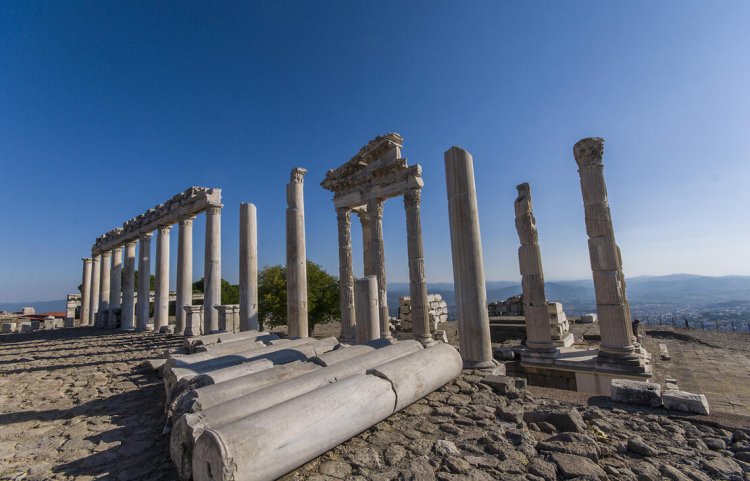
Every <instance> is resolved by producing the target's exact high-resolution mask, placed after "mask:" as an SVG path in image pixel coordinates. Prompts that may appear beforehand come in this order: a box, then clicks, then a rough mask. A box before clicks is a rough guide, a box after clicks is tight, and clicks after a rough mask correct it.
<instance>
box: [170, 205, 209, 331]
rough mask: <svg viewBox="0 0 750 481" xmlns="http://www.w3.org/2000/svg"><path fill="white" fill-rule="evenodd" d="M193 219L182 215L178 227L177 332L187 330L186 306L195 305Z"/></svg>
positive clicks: (175, 309) (175, 311)
mask: <svg viewBox="0 0 750 481" xmlns="http://www.w3.org/2000/svg"><path fill="white" fill-rule="evenodd" d="M193 220H195V216H192V215H188V216H185V217H182V218H181V219H180V223H179V227H178V229H179V231H178V237H177V301H176V302H175V308H174V315H175V328H174V332H175V334H183V333H184V332H185V325H186V324H185V320H186V315H187V314H186V312H185V307H188V306H192V305H193ZM204 284H205V281H204ZM195 334H197V333H195Z"/></svg>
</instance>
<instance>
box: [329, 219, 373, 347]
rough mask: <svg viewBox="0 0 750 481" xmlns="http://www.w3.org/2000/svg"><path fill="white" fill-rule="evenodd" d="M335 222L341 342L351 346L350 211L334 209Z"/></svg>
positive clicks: (353, 323) (354, 319)
mask: <svg viewBox="0 0 750 481" xmlns="http://www.w3.org/2000/svg"><path fill="white" fill-rule="evenodd" d="M336 220H337V223H338V229H339V305H340V307H341V341H342V342H343V343H345V344H352V343H354V342H355V340H357V339H355V337H356V330H355V326H356V317H355V312H356V311H355V309H354V272H353V268H352V235H351V226H352V222H351V211H350V210H349V209H348V208H347V207H339V208H338V209H336ZM376 294H377V291H376ZM376 300H377V298H376Z"/></svg>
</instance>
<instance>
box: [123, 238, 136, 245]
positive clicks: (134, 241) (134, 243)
mask: <svg viewBox="0 0 750 481" xmlns="http://www.w3.org/2000/svg"><path fill="white" fill-rule="evenodd" d="M137 243H138V240H137V239H133V240H130V241H127V242H126V243H125V247H135V245H136V244H137Z"/></svg>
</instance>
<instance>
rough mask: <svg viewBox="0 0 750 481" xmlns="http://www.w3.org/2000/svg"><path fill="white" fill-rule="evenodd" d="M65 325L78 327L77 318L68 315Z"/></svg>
mask: <svg viewBox="0 0 750 481" xmlns="http://www.w3.org/2000/svg"><path fill="white" fill-rule="evenodd" d="M64 326H65V327H76V320H75V319H73V318H72V317H66V318H65V324H64Z"/></svg>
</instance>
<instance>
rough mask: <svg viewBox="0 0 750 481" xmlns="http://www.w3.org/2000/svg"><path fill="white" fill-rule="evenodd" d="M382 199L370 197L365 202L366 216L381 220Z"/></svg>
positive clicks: (383, 202)
mask: <svg viewBox="0 0 750 481" xmlns="http://www.w3.org/2000/svg"><path fill="white" fill-rule="evenodd" d="M383 204H385V201H384V200H383V199H370V200H369V201H368V202H367V215H368V217H374V218H375V219H377V220H383Z"/></svg>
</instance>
